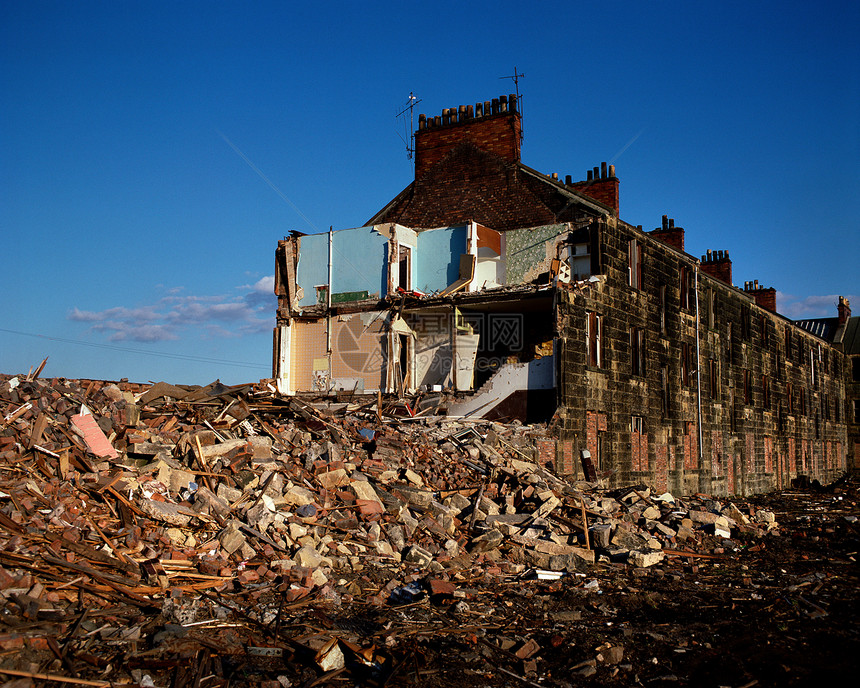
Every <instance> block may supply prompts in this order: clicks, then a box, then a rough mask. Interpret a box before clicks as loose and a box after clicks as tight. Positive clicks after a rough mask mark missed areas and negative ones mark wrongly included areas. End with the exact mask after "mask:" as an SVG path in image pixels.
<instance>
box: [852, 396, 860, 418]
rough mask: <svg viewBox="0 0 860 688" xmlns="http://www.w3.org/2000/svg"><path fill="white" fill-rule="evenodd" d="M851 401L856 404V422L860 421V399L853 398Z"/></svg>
mask: <svg viewBox="0 0 860 688" xmlns="http://www.w3.org/2000/svg"><path fill="white" fill-rule="evenodd" d="M851 403H852V404H853V405H854V422H855V423H860V399H852V400H851Z"/></svg>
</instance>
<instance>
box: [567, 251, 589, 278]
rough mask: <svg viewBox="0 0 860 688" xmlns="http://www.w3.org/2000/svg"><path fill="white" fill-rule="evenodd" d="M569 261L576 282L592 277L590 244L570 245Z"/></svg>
mask: <svg viewBox="0 0 860 688" xmlns="http://www.w3.org/2000/svg"><path fill="white" fill-rule="evenodd" d="M567 248H568V251H567V253H568V255H567V261H568V263H569V264H570V271H571V272H572V273H573V278H574V279H576V280H581V279H585V278H586V277H588V276H589V275H591V244H590V242H586V243H581V244H569V245H568V247H567Z"/></svg>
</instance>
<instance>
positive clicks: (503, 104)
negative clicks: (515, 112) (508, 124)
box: [499, 96, 508, 112]
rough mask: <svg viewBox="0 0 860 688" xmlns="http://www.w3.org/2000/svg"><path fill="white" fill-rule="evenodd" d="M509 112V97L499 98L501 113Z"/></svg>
mask: <svg viewBox="0 0 860 688" xmlns="http://www.w3.org/2000/svg"><path fill="white" fill-rule="evenodd" d="M507 111H508V97H507V96H499V112H507Z"/></svg>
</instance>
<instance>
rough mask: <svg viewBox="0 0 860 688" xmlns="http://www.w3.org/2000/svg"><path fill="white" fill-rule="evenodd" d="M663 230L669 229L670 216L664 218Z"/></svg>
mask: <svg viewBox="0 0 860 688" xmlns="http://www.w3.org/2000/svg"><path fill="white" fill-rule="evenodd" d="M663 229H669V216H668V215H664V216H663Z"/></svg>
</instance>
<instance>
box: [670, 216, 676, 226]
mask: <svg viewBox="0 0 860 688" xmlns="http://www.w3.org/2000/svg"><path fill="white" fill-rule="evenodd" d="M669 229H675V219H674V218H672V217H670V218H669Z"/></svg>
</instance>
